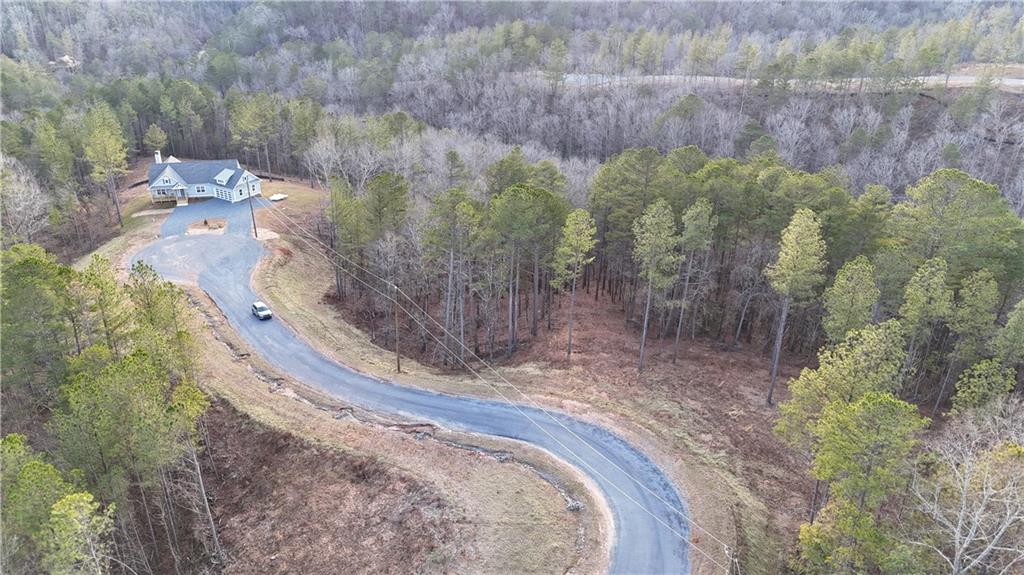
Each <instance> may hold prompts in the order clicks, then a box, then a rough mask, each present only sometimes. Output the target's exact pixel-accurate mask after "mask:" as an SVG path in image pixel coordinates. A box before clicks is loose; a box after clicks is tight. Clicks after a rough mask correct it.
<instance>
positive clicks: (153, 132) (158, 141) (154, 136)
mask: <svg viewBox="0 0 1024 575" xmlns="http://www.w3.org/2000/svg"><path fill="white" fill-rule="evenodd" d="M142 143H143V145H145V146H146V149H147V150H148V151H150V152H157V151H160V150H164V149H166V146H167V132H164V131H163V128H161V127H160V126H157V125H156V124H150V125H149V127H148V128H146V135H145V136H143V138H142Z"/></svg>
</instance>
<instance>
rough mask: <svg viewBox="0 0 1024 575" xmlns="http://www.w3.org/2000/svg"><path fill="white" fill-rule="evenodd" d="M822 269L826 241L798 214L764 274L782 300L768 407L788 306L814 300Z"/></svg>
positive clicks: (810, 215)
mask: <svg viewBox="0 0 1024 575" xmlns="http://www.w3.org/2000/svg"><path fill="white" fill-rule="evenodd" d="M824 269H825V240H823V239H822V237H821V225H820V224H819V223H818V218H817V217H816V216H815V215H814V212H812V211H811V210H808V209H800V210H797V211H796V213H795V214H793V218H792V220H790V222H789V226H787V227H786V229H785V230H783V232H782V241H781V242H780V243H779V256H778V258H777V259H776V260H775V262H774V263H773V264H771V265H770V266H769V267H768V269H767V270H765V275H767V276H768V281H769V282H771V285H772V288H774V289H775V291H776V292H777V293H778V294H779V295H780V296H782V304H781V306H780V308H779V319H778V322H777V324H776V326H777V327H776V330H775V345H774V347H773V349H772V370H771V381H770V383H769V385H768V400H767V401H768V405H772V395H773V394H774V392H775V379H776V377H777V375H778V370H779V355H780V353H781V351H782V337H783V335H784V334H785V332H786V319H787V318H788V316H789V306H790V304H791V303H792V302H796V303H802V302H804V301H806V300H808V299H810V298H812V297H813V296H814V290H815V289H816V288H817V287H818V286H819V285H821V284H822V282H824V281H825V276H824V274H823V271H824Z"/></svg>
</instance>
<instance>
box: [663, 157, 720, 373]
mask: <svg viewBox="0 0 1024 575" xmlns="http://www.w3.org/2000/svg"><path fill="white" fill-rule="evenodd" d="M673 151H675V150H673ZM680 220H681V221H680V224H681V226H682V232H681V233H680V234H679V242H680V245H681V246H682V250H683V259H685V261H686V269H685V271H683V270H682V268H680V270H681V271H682V272H683V273H682V276H683V294H682V298H681V299H680V301H679V319H678V320H677V323H676V340H675V344H674V345H673V346H672V363H673V364H675V363H676V358H677V357H678V355H679V338H680V335H681V334H682V331H683V318H684V317H685V316H686V312H687V309H688V306H689V304H690V286H691V285H692V284H693V281H692V275H693V271H694V270H693V262H694V260H695V259H696V258H697V255H698V254H700V255H701V257H702V259H705V260H706V259H707V258H708V255H709V251H710V250H711V240H712V235H713V234H714V232H715V227H717V226H718V217H717V216H715V214H714V211H713V208H712V206H711V202H709V201H708V200H707V199H706V198H699V199H698V200H697V201H696V202H694V203H693V205H692V206H690V207H689V208H688V209H687V210H686V211H685V212H684V213H683V216H682V218H680ZM680 264H682V260H680Z"/></svg>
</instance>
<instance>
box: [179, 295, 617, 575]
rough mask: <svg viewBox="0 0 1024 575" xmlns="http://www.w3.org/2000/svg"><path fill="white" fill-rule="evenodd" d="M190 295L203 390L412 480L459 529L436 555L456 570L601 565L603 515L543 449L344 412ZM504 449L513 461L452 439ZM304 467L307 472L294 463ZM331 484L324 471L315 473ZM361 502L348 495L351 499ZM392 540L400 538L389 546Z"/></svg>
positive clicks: (588, 569)
mask: <svg viewBox="0 0 1024 575" xmlns="http://www.w3.org/2000/svg"><path fill="white" fill-rule="evenodd" d="M190 292H191V293H192V296H193V299H194V300H195V301H196V302H197V303H198V304H199V306H200V308H201V309H203V310H205V312H206V313H207V314H209V315H208V318H207V322H208V324H209V325H210V327H211V329H210V330H201V341H200V344H201V345H202V346H203V348H204V349H205V350H206V353H205V354H204V356H203V359H202V365H201V373H202V381H203V386H204V388H205V389H206V390H207V391H208V392H210V393H212V394H214V395H215V396H217V397H220V398H223V399H224V400H226V401H227V402H229V403H230V404H231V405H232V406H234V407H235V408H237V409H238V410H239V411H241V412H243V413H245V414H247V415H248V416H250V417H252V418H253V419H254V420H256V421H258V422H260V423H261V424H263V425H267V426H269V427H271V428H274V429H277V430H280V431H284V432H288V433H292V434H294V435H296V436H298V437H301V438H303V439H306V440H308V441H311V442H313V443H315V444H318V445H321V446H324V447H327V448H330V449H335V450H339V451H341V452H344V453H347V454H351V455H354V456H359V457H366V458H372V459H373V460H374V461H378V462H380V463H381V464H382V465H383V466H385V467H386V468H388V469H393V470H396V472H397V473H399V474H401V475H406V476H410V477H415V478H416V480H417V481H418V482H421V483H422V484H423V485H424V486H426V487H427V488H429V489H430V490H431V492H433V493H436V494H437V495H438V497H440V498H442V499H443V501H444V505H445V508H446V509H450V510H451V515H452V517H453V518H454V519H453V522H454V523H455V525H456V527H457V530H456V531H455V532H454V533H455V535H454V536H453V537H445V538H442V539H444V543H445V548H443V549H441V548H438V549H437V550H435V554H436V555H437V556H438V557H442V556H443V557H448V556H451V557H452V559H451V563H450V564H449V565H447V566H446V567H445V568H444V571H446V572H454V573H459V572H463V573H508V572H517V573H563V572H566V571H567V570H569V571H574V572H580V573H591V572H597V571H600V570H602V567H603V565H604V564H605V562H606V561H607V553H608V550H607V549H604V548H603V546H602V545H603V543H604V541H605V539H606V536H605V535H606V534H605V533H603V532H602V529H603V525H605V524H606V522H607V518H606V517H603V516H602V513H603V505H602V504H601V502H600V501H594V500H593V499H592V498H591V497H590V495H589V490H588V489H587V488H586V486H584V485H582V484H580V483H579V482H578V481H576V480H575V478H574V474H573V473H572V471H571V470H570V469H568V468H566V467H565V466H564V465H562V464H561V463H559V462H557V461H556V460H554V459H552V458H550V457H549V456H547V455H546V454H544V453H542V452H540V451H538V450H534V449H530V448H528V447H526V446H524V445H521V444H517V443H512V442H500V441H496V440H490V439H488V438H483V437H478V436H471V435H466V434H456V433H450V432H445V431H444V430H436V431H435V432H434V433H433V436H434V437H436V438H437V439H439V440H441V441H435V440H431V439H430V438H423V436H419V438H418V436H417V435H416V434H414V433H410V431H418V430H422V427H413V428H411V429H410V428H409V427H408V426H403V425H398V424H397V423H396V422H392V421H388V420H383V419H380V418H378V417H376V416H374V415H373V414H369V413H363V412H360V411H359V410H354V411H353V410H350V409H348V407H347V406H345V405H342V404H340V403H339V402H338V400H337V399H336V398H333V397H330V396H327V395H325V394H323V393H320V392H318V391H316V390H315V389H311V388H308V387H306V386H304V385H303V384H301V383H300V382H297V381H293V380H290V379H288V378H285V377H282V376H281V375H280V374H278V373H276V372H275V371H274V370H273V369H272V368H271V367H270V366H269V365H268V364H266V363H265V362H263V361H262V360H261V359H260V358H258V357H257V356H250V355H248V352H247V351H246V349H245V346H244V344H243V342H242V341H241V340H240V339H239V338H238V337H237V335H236V334H235V333H234V332H233V331H231V330H230V329H228V328H227V327H226V324H225V323H224V320H223V318H222V316H220V314H219V312H218V311H217V310H216V309H215V307H214V306H213V304H212V302H210V301H209V299H208V298H206V296H205V295H204V294H202V293H201V292H199V291H198V290H196V289H195V288H191V289H190ZM452 443H455V444H467V445H476V446H482V447H485V448H490V449H502V450H507V451H510V452H511V453H512V454H513V460H512V461H509V462H504V463H503V462H501V461H499V460H498V459H496V458H494V457H491V456H489V455H487V454H485V453H480V452H476V451H471V450H467V449H462V448H459V447H456V446H454V445H452ZM531 466H535V467H539V468H542V469H544V470H545V471H547V472H550V473H553V474H554V475H555V476H556V477H560V478H561V482H562V483H563V487H564V489H566V490H567V491H568V492H569V493H571V495H572V497H574V498H576V499H579V500H581V501H583V502H584V505H585V508H584V510H583V511H581V512H571V511H568V510H567V509H566V505H565V501H564V499H563V498H562V495H561V494H560V493H559V492H558V490H557V489H556V488H555V487H554V486H553V485H552V484H551V483H548V482H547V481H545V480H543V479H542V478H541V477H540V476H539V475H538V474H537V473H536V472H535V471H534V470H533V469H532V468H531ZM301 472H303V473H305V472H306V470H301ZM318 480H319V481H327V482H329V481H331V478H330V477H321V478H318ZM360 504H367V502H365V501H362V502H361V501H353V505H356V506H358V505H360ZM394 544H395V545H399V543H397V542H396V543H394Z"/></svg>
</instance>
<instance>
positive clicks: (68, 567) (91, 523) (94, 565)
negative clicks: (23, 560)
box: [43, 493, 114, 575]
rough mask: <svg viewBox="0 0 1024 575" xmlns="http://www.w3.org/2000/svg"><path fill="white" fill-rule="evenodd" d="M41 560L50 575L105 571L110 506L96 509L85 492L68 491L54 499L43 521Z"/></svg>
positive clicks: (110, 524) (109, 527)
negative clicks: (44, 528)
mask: <svg viewBox="0 0 1024 575" xmlns="http://www.w3.org/2000/svg"><path fill="white" fill-rule="evenodd" d="M47 527H48V533H47V544H46V553H45V556H44V558H43V564H44V565H45V566H46V568H47V570H48V571H49V572H50V573H52V574H54V575H77V574H79V573H95V574H101V573H106V572H107V571H108V565H109V562H110V539H111V533H112V531H113V529H114V506H113V505H111V506H109V507H107V509H106V510H100V505H99V503H97V502H95V501H93V497H92V495H90V494H89V493H72V494H70V495H68V496H66V497H64V498H63V499H61V500H60V501H58V502H56V503H54V505H53V509H52V510H51V512H50V520H49V523H48V525H47Z"/></svg>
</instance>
